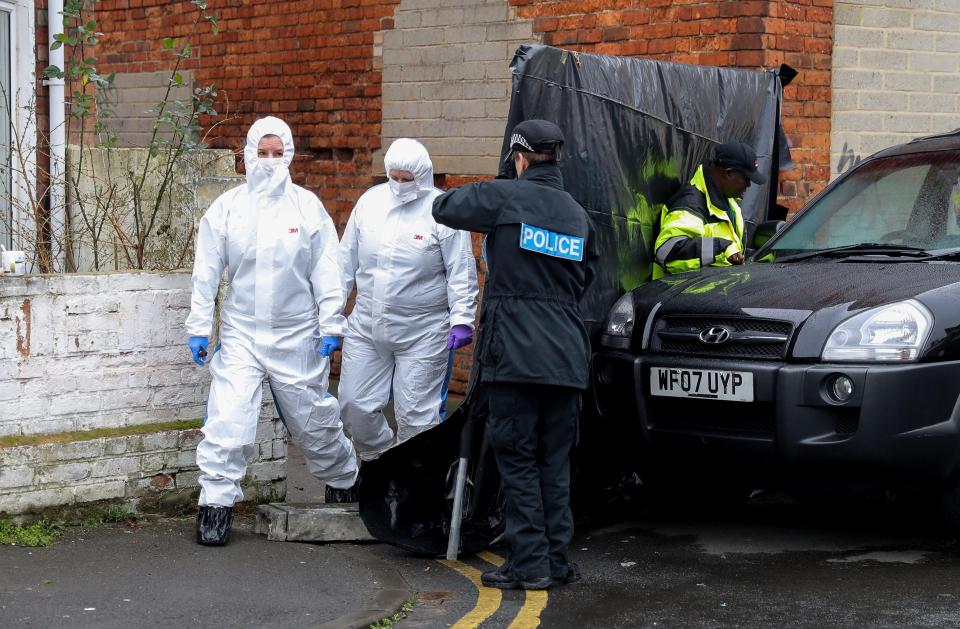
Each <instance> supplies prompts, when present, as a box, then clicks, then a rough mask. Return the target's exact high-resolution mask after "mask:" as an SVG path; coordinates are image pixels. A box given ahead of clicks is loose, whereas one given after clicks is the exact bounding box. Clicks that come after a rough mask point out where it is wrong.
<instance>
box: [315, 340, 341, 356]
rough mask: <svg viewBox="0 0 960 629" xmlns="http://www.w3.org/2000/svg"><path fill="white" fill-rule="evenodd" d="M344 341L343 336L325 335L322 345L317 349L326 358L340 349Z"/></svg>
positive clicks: (321, 341)
mask: <svg viewBox="0 0 960 629" xmlns="http://www.w3.org/2000/svg"><path fill="white" fill-rule="evenodd" d="M342 343H343V338H342V337H340V336H324V337H322V338H321V339H320V347H318V348H317V351H318V352H320V355H321V356H323V357H324V358H326V357H328V356H330V354H332V353H334V352H335V351H337V350H338V349H340V345H341V344H342Z"/></svg>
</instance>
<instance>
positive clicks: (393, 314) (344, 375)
mask: <svg viewBox="0 0 960 629" xmlns="http://www.w3.org/2000/svg"><path fill="white" fill-rule="evenodd" d="M384 164H385V166H386V171H387V177H388V179H387V182H386V183H384V184H380V185H377V186H374V187H372V188H370V189H369V190H367V191H366V192H365V193H364V194H363V196H361V197H360V199H359V200H358V201H357V204H356V206H355V207H354V208H353V212H352V213H351V215H350V220H349V222H348V223H347V227H346V230H345V231H344V234H343V239H342V241H341V243H340V273H341V277H342V279H343V295H344V298H346V297H347V296H348V295H349V294H350V292H351V291H352V290H353V288H354V286H356V289H357V300H356V305H355V306H354V308H353V312H352V313H351V314H350V317H349V319H348V321H347V331H346V339H345V343H344V347H343V362H342V367H341V373H340V389H339V397H340V409H341V414H342V417H343V422H344V425H345V426H346V428H347V430H348V432H349V434H350V436H351V437H352V438H353V442H354V444H355V446H356V448H357V451H358V453H359V454H360V457H361V458H362V459H373V458H376V457H377V456H379V455H380V454H381V453H382V452H383V451H384V450H386V449H387V448H389V447H390V446H391V445H392V444H394V443H401V442H403V441H405V440H407V439H409V438H410V437H412V436H414V435H416V434H417V433H419V432H421V431H423V430H426V429H427V428H429V427H430V426H433V425H436V424H438V423H439V421H440V414H439V413H440V403H441V388H442V386H443V382H444V376H445V375H446V371H447V365H448V358H449V356H450V351H452V350H454V349H457V348H459V347H462V346H464V345H467V344H468V343H470V342H471V341H472V340H473V320H474V314H475V310H476V302H477V292H478V290H479V288H478V285H477V269H476V261H475V259H474V256H473V248H472V246H471V240H470V234H469V232H465V231H460V230H456V229H451V228H449V227H444V226H442V225H438V224H437V223H436V221H434V220H433V216H432V214H431V212H432V207H433V200H434V199H435V198H436V197H437V196H439V195H440V194H441V192H440V190H437V189H436V188H435V187H434V185H433V164H432V162H431V161H430V156H429V155H428V153H427V149H426V148H425V147H424V146H423V145H422V144H420V143H419V142H417V141H416V140H412V139H408V138H402V139H399V140H396V141H395V142H393V144H391V145H390V148H389V149H388V150H387V153H386V155H385V157H384ZM331 344H332V345H333V346H335V345H337V340H336V339H331ZM391 394H392V395H393V402H394V411H395V415H396V421H397V426H398V430H397V435H396V436H394V434H393V431H392V430H391V429H390V427H389V425H388V424H387V419H386V417H384V414H383V408H384V406H386V404H387V403H388V402H389V400H390V396H391Z"/></svg>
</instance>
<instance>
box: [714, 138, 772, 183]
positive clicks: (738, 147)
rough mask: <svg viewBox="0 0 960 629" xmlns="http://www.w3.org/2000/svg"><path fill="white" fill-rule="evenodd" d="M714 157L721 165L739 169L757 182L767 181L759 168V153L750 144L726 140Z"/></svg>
mask: <svg viewBox="0 0 960 629" xmlns="http://www.w3.org/2000/svg"><path fill="white" fill-rule="evenodd" d="M714 159H715V160H716V162H717V163H718V164H720V165H721V166H724V167H726V168H733V169H734V170H739V171H740V172H742V173H743V174H744V175H746V176H747V179H749V180H750V181H752V182H753V183H755V184H759V185H763V184H765V183H767V178H766V176H764V174H763V173H762V172H760V170H759V167H760V162H759V161H757V154H756V153H755V152H754V150H753V147H752V146H750V145H749V144H745V143H743V142H724V143H723V144H721V145H720V146H718V147H717V151H716V153H715V158H714Z"/></svg>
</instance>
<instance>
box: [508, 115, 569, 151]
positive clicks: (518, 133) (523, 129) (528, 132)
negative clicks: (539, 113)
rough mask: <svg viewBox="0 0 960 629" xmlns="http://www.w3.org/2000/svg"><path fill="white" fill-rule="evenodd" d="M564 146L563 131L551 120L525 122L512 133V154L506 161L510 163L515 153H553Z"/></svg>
mask: <svg viewBox="0 0 960 629" xmlns="http://www.w3.org/2000/svg"><path fill="white" fill-rule="evenodd" d="M562 145H563V131H561V130H560V127H558V126H557V125H555V124H554V123H552V122H550V121H549V120H537V119H533V120H524V121H523V122H521V123H519V124H518V125H517V126H515V127H514V128H513V131H512V132H511V133H510V152H509V153H507V157H506V159H505V160H504V161H509V160H510V159H511V157H512V156H513V151H527V152H529V153H553V152H555V151H556V150H557V149H558V148H560V147H561V146H562Z"/></svg>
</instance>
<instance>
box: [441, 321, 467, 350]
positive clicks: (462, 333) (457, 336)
mask: <svg viewBox="0 0 960 629" xmlns="http://www.w3.org/2000/svg"><path fill="white" fill-rule="evenodd" d="M472 342H473V330H471V329H470V326H469V325H455V326H453V327H452V328H450V339H449V340H448V341H447V349H458V348H460V347H463V346H464V345H469V344H470V343H472Z"/></svg>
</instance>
